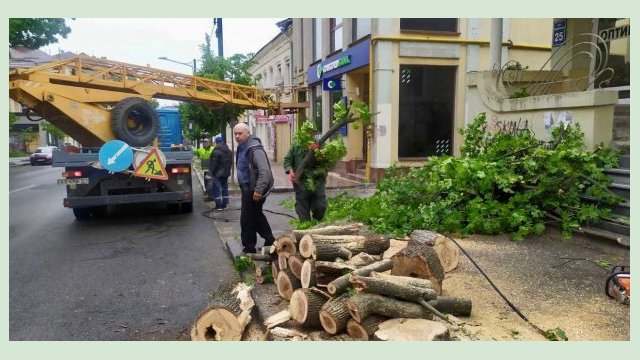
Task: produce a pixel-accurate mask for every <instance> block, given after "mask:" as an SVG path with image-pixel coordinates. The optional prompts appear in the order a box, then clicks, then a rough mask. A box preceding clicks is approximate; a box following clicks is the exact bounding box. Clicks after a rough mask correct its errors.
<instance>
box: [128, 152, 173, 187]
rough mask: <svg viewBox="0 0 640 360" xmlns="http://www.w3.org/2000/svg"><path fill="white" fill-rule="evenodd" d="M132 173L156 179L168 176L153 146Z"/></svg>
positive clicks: (163, 178) (164, 178) (165, 178)
mask: <svg viewBox="0 0 640 360" xmlns="http://www.w3.org/2000/svg"><path fill="white" fill-rule="evenodd" d="M133 175H135V176H140V177H144V178H150V179H158V180H167V179H168V178H169V176H167V171H166V170H165V168H164V164H163V163H162V160H161V158H160V155H158V150H157V149H155V148H154V149H153V150H151V152H149V154H148V155H147V156H146V157H145V158H144V159H143V160H142V162H140V165H138V167H137V168H136V169H135V170H134V171H133Z"/></svg>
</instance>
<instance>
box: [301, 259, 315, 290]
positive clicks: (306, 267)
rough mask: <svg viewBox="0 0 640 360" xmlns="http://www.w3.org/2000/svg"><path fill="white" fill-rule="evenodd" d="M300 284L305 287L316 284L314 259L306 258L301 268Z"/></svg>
mask: <svg viewBox="0 0 640 360" xmlns="http://www.w3.org/2000/svg"><path fill="white" fill-rule="evenodd" d="M300 285H302V287H303V288H310V287H313V286H316V267H315V266H314V261H313V260H309V259H307V260H305V261H304V262H303V263H302V269H301V270H300Z"/></svg>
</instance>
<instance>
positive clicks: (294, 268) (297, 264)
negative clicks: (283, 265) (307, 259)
mask: <svg viewBox="0 0 640 360" xmlns="http://www.w3.org/2000/svg"><path fill="white" fill-rule="evenodd" d="M303 262H304V258H303V257H302V256H300V254H293V255H291V256H289V258H288V259H287V265H288V267H289V269H291V272H292V273H293V275H295V277H297V278H298V279H300V278H301V276H302V263H303Z"/></svg>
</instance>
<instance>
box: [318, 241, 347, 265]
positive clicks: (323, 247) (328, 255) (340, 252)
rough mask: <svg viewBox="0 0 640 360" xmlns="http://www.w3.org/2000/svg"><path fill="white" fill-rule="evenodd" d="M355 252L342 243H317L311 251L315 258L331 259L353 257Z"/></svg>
mask: <svg viewBox="0 0 640 360" xmlns="http://www.w3.org/2000/svg"><path fill="white" fill-rule="evenodd" d="M352 255H353V254H352V253H351V251H349V250H348V249H346V248H344V247H342V246H340V244H317V245H315V246H314V247H313V250H312V251H311V258H313V260H329V261H333V260H335V259H336V258H342V259H347V260H348V259H351V256H352Z"/></svg>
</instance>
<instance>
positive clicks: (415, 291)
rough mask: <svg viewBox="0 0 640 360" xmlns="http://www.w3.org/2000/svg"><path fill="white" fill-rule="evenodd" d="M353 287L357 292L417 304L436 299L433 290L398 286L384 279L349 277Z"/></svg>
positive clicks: (403, 285)
mask: <svg viewBox="0 0 640 360" xmlns="http://www.w3.org/2000/svg"><path fill="white" fill-rule="evenodd" d="M349 281H350V282H351V284H353V287H354V288H355V289H356V290H357V291H359V292H366V293H370V294H379V295H386V296H390V297H394V298H396V299H402V300H408V301H412V302H418V301H419V300H425V301H428V300H434V299H436V298H437V297H438V295H437V294H436V292H435V290H433V289H427V288H421V287H415V286H412V285H405V284H399V283H396V282H393V281H389V280H386V279H376V278H372V277H365V276H357V275H351V277H350V278H349Z"/></svg>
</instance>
